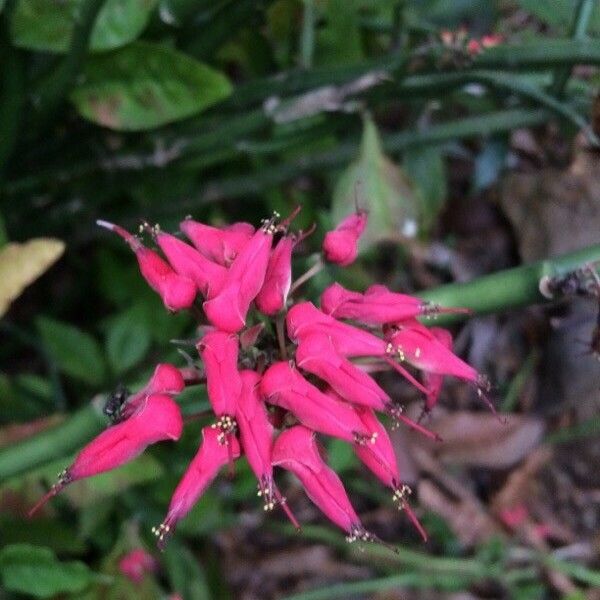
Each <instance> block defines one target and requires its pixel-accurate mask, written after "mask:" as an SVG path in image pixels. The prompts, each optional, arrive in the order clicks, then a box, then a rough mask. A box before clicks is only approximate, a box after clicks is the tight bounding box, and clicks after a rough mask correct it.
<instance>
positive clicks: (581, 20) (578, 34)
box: [551, 0, 597, 97]
mask: <svg viewBox="0 0 600 600" xmlns="http://www.w3.org/2000/svg"><path fill="white" fill-rule="evenodd" d="M596 3H597V0H579V4H578V5H577V9H576V10H575V16H574V17H573V24H572V26H571V38H572V39H573V40H584V39H585V37H586V31H587V28H588V24H589V22H590V19H591V17H592V12H593V10H594V6H595V5H596ZM570 76H571V67H570V66H566V67H562V68H560V69H557V70H556V72H555V73H554V83H553V84H552V88H551V92H552V94H554V95H555V96H558V97H560V96H562V95H563V92H564V89H565V86H566V85H567V82H568V81H569V77H570Z"/></svg>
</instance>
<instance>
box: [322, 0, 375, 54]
mask: <svg viewBox="0 0 600 600" xmlns="http://www.w3.org/2000/svg"><path fill="white" fill-rule="evenodd" d="M325 13H326V14H325V17H326V20H327V24H326V26H325V27H324V28H323V29H322V31H321V32H320V35H319V38H318V47H317V54H316V59H317V62H319V64H321V65H338V64H351V63H356V62H359V61H360V60H362V59H363V58H364V56H363V51H362V43H361V34H360V28H359V20H358V3H357V2H356V0H328V1H327V3H326V5H325Z"/></svg>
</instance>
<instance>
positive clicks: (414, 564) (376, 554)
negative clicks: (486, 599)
mask: <svg viewBox="0 0 600 600" xmlns="http://www.w3.org/2000/svg"><path fill="white" fill-rule="evenodd" d="M269 528H270V529H274V530H276V531H281V532H284V533H286V534H289V535H292V536H296V537H297V536H300V537H301V538H302V539H307V540H311V541H316V542H324V543H326V544H329V545H332V546H335V547H337V548H339V549H340V550H342V551H345V552H348V551H350V550H352V549H354V548H355V547H354V546H352V545H350V544H348V543H347V542H346V540H345V538H344V536H343V535H341V534H339V533H338V532H336V531H334V530H330V529H327V528H325V527H320V526H318V525H303V526H302V530H301V531H300V533H297V532H296V530H295V529H294V528H293V527H292V526H291V525H288V524H284V525H275V524H273V525H269ZM356 549H357V550H358V551H359V552H360V556H361V562H362V561H363V559H364V560H366V561H368V562H374V563H377V564H379V565H381V564H384V563H387V564H388V565H390V564H391V565H402V566H404V567H411V568H414V569H417V570H423V571H427V572H435V573H440V574H444V573H445V574H450V573H452V574H455V575H461V576H464V577H470V578H483V577H486V576H487V575H489V568H488V567H487V566H486V565H485V564H484V563H482V562H480V561H478V560H476V559H471V558H442V557H438V556H431V555H430V554H425V553H424V552H416V551H415V550H409V549H408V548H407V547H405V546H398V547H395V552H392V551H391V550H390V549H388V548H385V547H383V546H379V545H377V544H363V545H361V546H360V547H356Z"/></svg>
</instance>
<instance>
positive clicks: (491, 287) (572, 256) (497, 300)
mask: <svg viewBox="0 0 600 600" xmlns="http://www.w3.org/2000/svg"><path fill="white" fill-rule="evenodd" d="M598 261H600V244H598V245H595V246H589V247H587V248H584V249H582V250H577V251H576V252H571V253H569V254H564V255H562V256H559V257H556V258H549V259H545V260H541V261H539V262H536V263H532V264H528V265H522V266H520V267H515V268H512V269H506V270H504V271H498V272H497V273H492V274H490V275H485V276H483V277H479V278H477V279H475V280H473V281H469V282H467V283H450V284H447V285H443V286H441V287H438V288H435V289H431V290H426V291H424V292H422V293H420V294H419V296H420V297H421V298H423V299H425V300H429V301H431V302H436V303H439V304H441V305H442V306H447V307H464V308H468V309H470V310H471V311H473V313H474V314H476V315H486V314H489V313H494V312H501V311H505V310H510V309H513V308H519V307H522V306H527V305H529V304H537V303H540V302H548V298H546V297H545V296H543V295H542V293H541V292H540V289H539V285H540V280H541V279H542V277H544V276H548V277H555V276H560V275H564V274H566V273H568V272H569V271H574V270H576V269H579V268H581V267H583V266H584V265H586V264H590V263H596V262H598ZM466 316H467V315H464V314H452V315H442V316H440V317H437V318H436V322H439V323H449V322H453V321H457V320H459V319H464V318H465V317H466Z"/></svg>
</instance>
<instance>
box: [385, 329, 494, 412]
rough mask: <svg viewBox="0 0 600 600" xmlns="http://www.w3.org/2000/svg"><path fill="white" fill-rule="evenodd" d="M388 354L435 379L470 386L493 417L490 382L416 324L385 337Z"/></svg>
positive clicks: (428, 331)
mask: <svg viewBox="0 0 600 600" xmlns="http://www.w3.org/2000/svg"><path fill="white" fill-rule="evenodd" d="M386 337H387V339H388V340H389V341H390V350H391V352H393V353H394V354H395V355H396V357H397V358H398V359H399V360H400V361H401V362H407V363H408V364H410V365H413V366H414V367H416V368H417V369H421V370H422V371H425V372H426V373H430V374H434V375H450V376H453V377H457V378H458V379H464V380H465V381H469V382H471V383H472V384H473V385H474V386H475V388H476V389H477V394H478V395H479V397H480V398H482V399H483V400H484V401H485V402H486V404H487V405H488V406H489V408H490V410H491V411H492V412H493V413H495V412H496V409H495V407H494V405H493V404H492V403H491V402H490V400H489V398H488V397H487V393H488V392H489V390H490V382H489V381H488V379H487V377H485V376H484V375H481V374H480V373H478V372H477V371H476V370H475V369H474V368H473V367H471V365H468V364H467V363H466V362H465V361H464V360H462V359H460V358H459V357H458V356H456V354H454V353H453V352H452V350H450V349H449V348H448V347H447V346H446V345H445V344H444V342H442V341H440V339H438V337H437V335H435V334H433V333H432V332H431V331H430V330H429V329H427V327H425V326H423V325H421V323H419V322H418V321H416V320H415V321H413V322H410V323H408V324H406V325H402V326H400V325H397V326H395V327H392V328H390V329H389V330H388V331H387V333H386Z"/></svg>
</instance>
